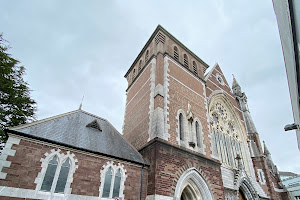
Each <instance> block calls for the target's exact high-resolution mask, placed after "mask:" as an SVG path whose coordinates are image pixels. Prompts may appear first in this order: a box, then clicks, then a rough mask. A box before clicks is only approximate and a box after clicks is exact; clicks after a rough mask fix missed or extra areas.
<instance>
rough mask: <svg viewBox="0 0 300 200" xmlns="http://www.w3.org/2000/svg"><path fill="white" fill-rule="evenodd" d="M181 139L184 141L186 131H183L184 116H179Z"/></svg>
mask: <svg viewBox="0 0 300 200" xmlns="http://www.w3.org/2000/svg"><path fill="white" fill-rule="evenodd" d="M179 137H180V140H184V129H183V116H182V114H181V113H180V114H179Z"/></svg>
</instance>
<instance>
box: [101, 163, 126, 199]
mask: <svg viewBox="0 0 300 200" xmlns="http://www.w3.org/2000/svg"><path fill="white" fill-rule="evenodd" d="M110 167H111V169H112V180H111V185H110V194H109V196H110V198H103V197H102V194H103V187H104V181H105V175H106V172H107V170H108V169H109V168H110ZM119 169H120V171H121V182H120V191H119V197H121V198H122V199H124V198H125V197H124V189H125V185H124V183H125V181H126V178H127V174H126V173H127V170H126V169H124V165H122V164H120V163H118V164H117V165H114V162H113V161H108V162H107V164H106V165H103V170H101V171H100V174H101V175H100V179H101V185H100V188H99V197H100V198H101V199H103V200H110V199H112V195H113V194H112V193H113V187H114V182H115V175H116V173H117V171H118V170H119Z"/></svg>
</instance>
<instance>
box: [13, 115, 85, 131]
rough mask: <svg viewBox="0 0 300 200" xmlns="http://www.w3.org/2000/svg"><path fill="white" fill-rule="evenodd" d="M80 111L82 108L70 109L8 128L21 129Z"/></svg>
mask: <svg viewBox="0 0 300 200" xmlns="http://www.w3.org/2000/svg"><path fill="white" fill-rule="evenodd" d="M78 111H80V110H73V111H69V112H66V113H62V114H58V115H55V116H52V117H47V118H44V119H40V120H36V121H33V122H29V123H26V124H20V125H18V126H13V127H11V128H8V129H9V130H19V129H22V128H26V127H31V126H35V125H37V124H40V123H43V122H47V121H51V120H54V119H58V118H61V117H64V116H67V115H70V114H73V113H76V112H78Z"/></svg>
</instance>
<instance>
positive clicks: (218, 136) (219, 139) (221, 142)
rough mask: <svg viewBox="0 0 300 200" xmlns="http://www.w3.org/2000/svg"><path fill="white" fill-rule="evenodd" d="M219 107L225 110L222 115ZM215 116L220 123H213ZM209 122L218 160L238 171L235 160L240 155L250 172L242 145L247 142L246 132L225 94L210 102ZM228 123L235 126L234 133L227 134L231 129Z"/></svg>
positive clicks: (214, 97)
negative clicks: (227, 130)
mask: <svg viewBox="0 0 300 200" xmlns="http://www.w3.org/2000/svg"><path fill="white" fill-rule="evenodd" d="M219 105H222V107H223V109H224V110H223V113H222V114H221V113H220V112H219V111H218V109H217V108H218V107H219ZM214 114H215V115H216V116H218V118H219V122H218V123H215V122H214V121H213V115H214ZM222 116H223V117H222ZM209 120H210V122H211V128H212V130H211V134H212V140H213V142H212V143H213V145H214V147H213V148H214V151H216V152H215V153H216V157H217V159H219V160H220V161H221V163H222V165H223V166H226V167H229V168H234V169H236V168H237V167H238V162H237V160H236V159H234V158H235V157H236V155H237V154H239V155H240V156H241V158H242V159H241V161H242V164H243V165H244V166H245V168H246V170H248V167H247V166H246V165H245V164H246V163H247V161H246V154H245V149H244V147H243V145H242V142H243V141H245V137H244V132H243V130H242V127H241V124H240V121H239V119H238V116H237V113H235V111H234V108H233V107H232V104H231V103H230V101H229V100H228V99H226V97H224V94H217V95H215V96H213V98H212V99H211V100H210V103H209ZM228 123H230V124H232V125H233V126H234V131H233V132H229V133H228V132H226V129H227V128H229V127H228ZM237 136H238V137H237Z"/></svg>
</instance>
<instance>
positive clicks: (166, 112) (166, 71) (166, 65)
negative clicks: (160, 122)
mask: <svg viewBox="0 0 300 200" xmlns="http://www.w3.org/2000/svg"><path fill="white" fill-rule="evenodd" d="M168 61H169V58H168V57H167V56H166V57H164V124H165V127H164V138H165V139H166V140H167V141H168V140H169V138H170V137H171V135H170V134H169V129H170V124H169V114H170V113H169V104H170V101H169V97H170V95H169V86H170V80H169V77H170V75H169V72H170V69H169V62H168Z"/></svg>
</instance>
